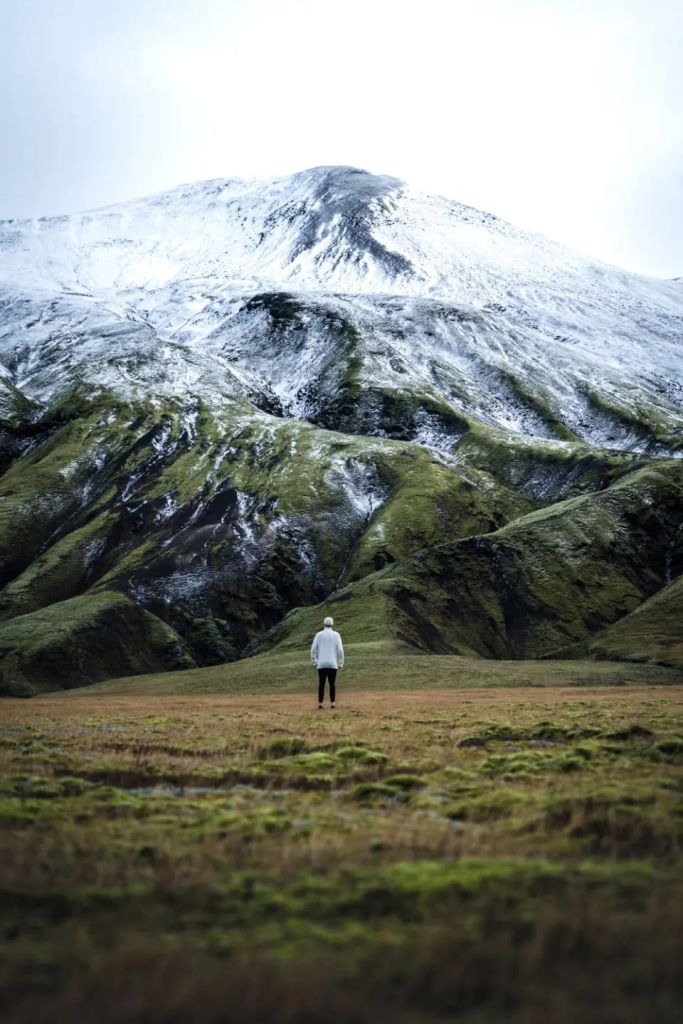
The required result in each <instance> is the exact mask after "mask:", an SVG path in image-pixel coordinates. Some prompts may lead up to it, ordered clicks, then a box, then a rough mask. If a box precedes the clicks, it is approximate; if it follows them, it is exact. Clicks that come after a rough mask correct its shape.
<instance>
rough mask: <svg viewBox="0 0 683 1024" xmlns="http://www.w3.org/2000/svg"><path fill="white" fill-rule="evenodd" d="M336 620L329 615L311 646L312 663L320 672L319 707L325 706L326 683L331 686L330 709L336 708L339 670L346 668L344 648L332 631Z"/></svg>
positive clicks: (339, 638)
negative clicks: (336, 687)
mask: <svg viewBox="0 0 683 1024" xmlns="http://www.w3.org/2000/svg"><path fill="white" fill-rule="evenodd" d="M333 626H334V619H332V618H330V616H329V615H328V616H327V618H326V619H324V621H323V627H324V628H323V629H321V630H320V632H319V633H316V634H315V636H314V638H313V643H312V645H311V661H312V662H313V664H314V665H315V667H316V668H317V670H318V707H319V708H321V707H322V706H323V701H324V699H325V681H326V680H327V682H329V684H330V707H333V708H334V707H336V706H337V704H336V699H335V698H336V692H335V684H336V682H337V669H338V668H343V666H344V648H343V646H342V640H341V637H340V636H339V633H337V632H336V630H334V629H332V627H333Z"/></svg>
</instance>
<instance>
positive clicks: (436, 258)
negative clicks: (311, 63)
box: [0, 167, 683, 450]
mask: <svg viewBox="0 0 683 1024" xmlns="http://www.w3.org/2000/svg"><path fill="white" fill-rule="evenodd" d="M0 302H1V306H0V364H2V365H3V366H4V368H5V370H6V372H7V373H8V375H9V379H10V380H11V382H12V383H13V384H14V385H15V386H16V387H17V388H19V389H20V390H21V391H22V392H23V393H24V394H25V395H26V396H27V397H28V398H30V399H35V400H38V401H47V400H49V399H50V398H52V397H54V395H55V394H56V393H59V392H60V391H64V390H67V389H68V388H69V387H70V386H72V385H73V384H74V383H75V382H78V381H83V380H86V381H88V382H89V383H90V384H91V385H99V386H105V387H109V388H112V389H114V390H115V391H117V392H119V393H128V394H135V393H144V394H150V393H151V394H154V393H157V394H159V395H163V396H166V397H168V396H175V397H178V398H181V397H195V396H196V395H197V394H200V395H202V396H203V397H204V398H205V399H207V400H208V401H210V402H212V403H220V402H221V401H222V400H223V399H224V398H226V397H227V398H229V397H230V396H235V395H239V396H243V397H245V398H247V399H249V400H251V401H253V402H254V403H255V404H256V405H257V406H259V407H260V408H263V409H265V410H267V411H271V412H275V413H277V414H280V415H285V416H294V417H297V418H302V419H309V420H311V421H313V422H319V423H323V424H327V425H329V424H331V423H337V422H341V423H342V424H343V425H344V426H345V427H346V428H347V429H349V428H351V429H355V428H356V427H357V423H356V422H355V420H356V419H357V414H358V413H359V412H362V413H363V417H362V422H363V431H364V432H372V433H379V434H382V433H388V434H392V433H395V431H393V430H392V423H391V422H389V421H392V420H395V415H394V408H393V407H394V405H395V402H394V401H393V399H394V398H395V397H396V396H397V395H405V394H406V393H407V392H412V393H413V395H414V396H415V398H416V402H415V409H414V410H413V411H412V414H411V415H412V419H411V421H410V423H407V424H405V425H404V433H403V434H402V435H401V436H412V437H415V438H416V439H417V440H427V441H431V442H432V443H434V442H435V441H437V442H438V440H439V438H440V437H441V438H442V440H443V435H444V433H445V434H446V435H447V436H448V437H450V436H451V435H452V433H453V430H452V426H451V428H447V425H446V424H445V423H444V417H443V415H440V413H446V419H448V420H450V422H451V425H452V423H453V422H454V421H453V419H452V417H450V416H449V415H448V414H449V412H452V413H454V414H455V416H456V418H457V417H458V416H459V415H462V416H464V417H466V418H467V417H473V418H474V419H476V420H479V421H482V422H484V423H488V424H492V425H496V426H499V427H501V428H504V429H507V430H512V431H518V432H521V433H523V434H530V435H537V436H545V437H553V436H559V437H561V438H567V437H569V438H571V437H572V436H575V437H577V438H581V439H584V440H586V441H588V442H589V443H592V444H601V445H607V446H610V447H615V448H619V449H625V450H634V449H635V450H662V449H667V448H670V447H676V440H677V438H678V437H679V435H680V433H681V431H683V415H682V414H681V409H682V408H683V384H682V381H683V372H682V371H683V295H682V294H681V290H680V285H679V284H678V283H676V282H671V281H669V282H667V281H657V280H653V279H648V278H644V277H639V276H637V275H633V274H628V273H625V272H623V271H619V270H616V269H614V268H611V267H608V266H606V265H603V264H599V263H595V262H591V261H590V260H588V259H586V258H585V257H582V256H579V255H577V254H576V253H573V252H571V251H570V250H568V249H565V248H563V247H562V246H559V245H557V244H555V243H553V242H550V241H548V240H547V239H544V238H542V237H540V236H537V235H532V234H529V233H525V232H523V231H520V230H518V229H516V228H514V227H512V226H511V225H509V224H506V223H504V222H503V221H500V220H498V219H497V218H495V217H492V216H490V215H489V214H485V213H481V212H479V211H477V210H474V209H471V208H469V207H466V206H462V205H461V204H459V203H456V202H453V201H450V200H447V199H442V198H434V197H430V196H425V195H422V194H420V193H418V192H415V191H414V190H412V189H411V188H409V187H408V186H407V185H405V184H403V183H402V182H400V181H398V180H397V179H394V178H389V177H377V176H374V175H371V174H368V173H366V172H363V171H359V170H355V169H353V168H346V167H322V168H314V169H312V170H309V171H304V172H302V173H300V174H295V175H293V176H291V177H286V178H279V179H275V180H269V181H239V180H234V179H226V180H217V181H210V182H202V183H199V184H196V185H191V186H183V187H181V188H178V189H175V190H173V191H171V192H167V193H164V194H162V195H159V196H153V197H151V198H147V199H141V200H137V201H134V202H128V203H122V204H119V205H116V206H112V207H108V208H105V209H102V210H96V211H93V212H89V213H83V214H76V215H73V216H68V217H50V218H41V219H38V220H31V221H10V222H4V223H3V224H1V225H0ZM358 381H360V382H361V383H362V384H363V385H364V386H367V387H368V388H369V389H370V393H371V397H372V401H369V400H368V401H366V402H365V406H364V408H363V409H362V410H359V409H357V408H354V409H349V407H348V406H349V403H348V402H346V403H345V406H344V410H341V412H344V415H342V416H341V420H340V408H339V398H340V395H346V394H347V393H348V391H349V390H351V391H352V390H353V385H354V384H355V383H356V382H358ZM366 398H367V396H366ZM387 400H389V404H390V405H391V406H392V412H391V414H389V413H388V411H387V408H386V405H387ZM444 427H446V428H447V429H445V430H444Z"/></svg>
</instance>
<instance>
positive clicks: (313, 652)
mask: <svg viewBox="0 0 683 1024" xmlns="http://www.w3.org/2000/svg"><path fill="white" fill-rule="evenodd" d="M311 664H312V665H315V666H316V667H317V665H318V634H317V633H316V634H315V636H314V637H313V643H312V644H311Z"/></svg>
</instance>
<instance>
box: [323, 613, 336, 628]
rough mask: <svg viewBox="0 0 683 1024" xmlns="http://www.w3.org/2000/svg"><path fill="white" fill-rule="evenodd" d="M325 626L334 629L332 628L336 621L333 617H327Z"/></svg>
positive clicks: (324, 620)
mask: <svg viewBox="0 0 683 1024" xmlns="http://www.w3.org/2000/svg"><path fill="white" fill-rule="evenodd" d="M323 626H329V627H330V628H332V626H334V619H333V618H332V616H331V615H327V616H326V617H325V618H324V619H323Z"/></svg>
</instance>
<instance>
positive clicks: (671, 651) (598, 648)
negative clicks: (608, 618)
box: [570, 576, 683, 668]
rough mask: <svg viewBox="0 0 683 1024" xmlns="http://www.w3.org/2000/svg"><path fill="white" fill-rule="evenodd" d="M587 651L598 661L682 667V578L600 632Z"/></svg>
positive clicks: (586, 648) (585, 648)
mask: <svg viewBox="0 0 683 1024" xmlns="http://www.w3.org/2000/svg"><path fill="white" fill-rule="evenodd" d="M584 651H585V653H587V654H589V655H592V656H593V657H596V658H609V659H614V660H621V661H643V662H654V663H656V664H658V665H670V666H672V667H676V668H677V667H683V576H680V577H679V578H678V579H677V580H674V582H673V583H670V584H669V585H668V586H667V587H665V588H664V589H663V590H661V591H660V592H659V593H658V594H655V596H654V597H651V598H650V600H649V601H645V603H644V604H642V605H640V607H639V608H636V610H635V611H634V612H631V614H630V615H626V616H625V617H624V618H623V619H620V621H619V622H617V623H615V625H613V626H610V628H609V629H606V630H605V631H604V632H602V633H599V634H598V636H596V637H594V638H593V639H592V640H590V641H589V642H588V643H587V644H586V645H584ZM582 653H584V652H583V651H582ZM570 656H572V657H576V653H575V652H574V653H571V654H570Z"/></svg>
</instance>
